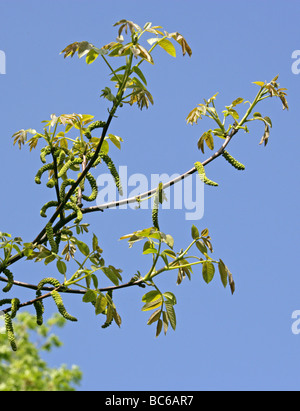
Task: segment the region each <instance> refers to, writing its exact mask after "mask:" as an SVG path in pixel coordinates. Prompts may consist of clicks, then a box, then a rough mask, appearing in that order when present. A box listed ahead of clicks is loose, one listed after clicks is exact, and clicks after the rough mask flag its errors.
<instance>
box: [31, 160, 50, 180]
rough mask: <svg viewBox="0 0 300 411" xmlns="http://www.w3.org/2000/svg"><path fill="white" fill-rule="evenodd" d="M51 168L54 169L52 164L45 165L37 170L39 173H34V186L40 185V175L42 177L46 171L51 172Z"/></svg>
mask: <svg viewBox="0 0 300 411" xmlns="http://www.w3.org/2000/svg"><path fill="white" fill-rule="evenodd" d="M53 168H54V165H53V163H50V164H45V165H44V166H43V167H41V168H40V169H39V171H38V172H37V173H36V176H35V179H34V181H35V182H36V184H41V177H42V175H43V174H44V173H45V172H46V171H49V170H53Z"/></svg>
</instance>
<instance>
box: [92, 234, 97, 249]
mask: <svg viewBox="0 0 300 411" xmlns="http://www.w3.org/2000/svg"><path fill="white" fill-rule="evenodd" d="M97 248H98V238H97V236H96V235H95V234H93V251H97Z"/></svg>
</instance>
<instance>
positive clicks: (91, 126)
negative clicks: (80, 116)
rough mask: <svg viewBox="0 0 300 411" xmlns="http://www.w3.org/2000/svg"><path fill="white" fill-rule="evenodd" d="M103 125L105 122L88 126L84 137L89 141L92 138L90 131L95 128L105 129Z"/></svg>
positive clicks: (97, 122)
mask: <svg viewBox="0 0 300 411" xmlns="http://www.w3.org/2000/svg"><path fill="white" fill-rule="evenodd" d="M105 125H106V123H105V121H95V122H94V123H92V124H90V125H89V126H88V128H87V129H86V132H85V133H84V135H85V136H86V138H88V139H89V140H90V139H91V138H92V135H91V131H93V130H94V129H95V128H103V127H105Z"/></svg>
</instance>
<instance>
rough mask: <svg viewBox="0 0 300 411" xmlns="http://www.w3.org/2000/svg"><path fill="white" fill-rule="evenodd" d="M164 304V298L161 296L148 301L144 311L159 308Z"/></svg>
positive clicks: (143, 308)
mask: <svg viewBox="0 0 300 411" xmlns="http://www.w3.org/2000/svg"><path fill="white" fill-rule="evenodd" d="M161 305H162V298H161V297H160V298H159V299H157V300H155V301H152V302H151V303H146V304H145V305H144V306H143V307H142V311H149V310H154V309H155V308H158V307H160V306H161Z"/></svg>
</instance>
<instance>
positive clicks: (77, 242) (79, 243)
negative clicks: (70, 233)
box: [76, 238, 90, 257]
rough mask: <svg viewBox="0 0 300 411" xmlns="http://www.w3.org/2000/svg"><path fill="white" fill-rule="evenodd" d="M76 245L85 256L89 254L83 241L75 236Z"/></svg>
mask: <svg viewBox="0 0 300 411" xmlns="http://www.w3.org/2000/svg"><path fill="white" fill-rule="evenodd" d="M76 245H77V247H78V249H79V251H80V252H81V253H82V254H83V255H85V256H86V257H87V256H88V255H89V254H90V249H89V247H88V245H87V244H85V243H84V242H83V241H80V240H77V238H76Z"/></svg>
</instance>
